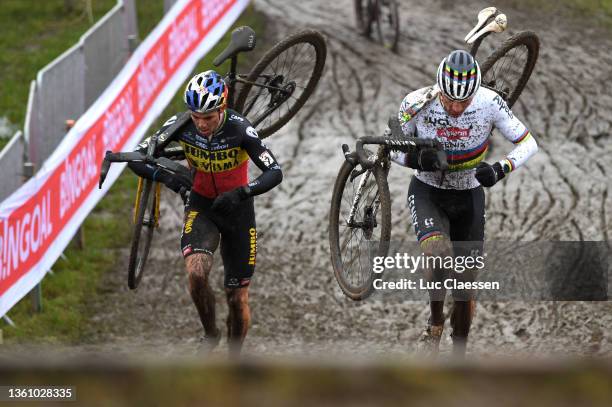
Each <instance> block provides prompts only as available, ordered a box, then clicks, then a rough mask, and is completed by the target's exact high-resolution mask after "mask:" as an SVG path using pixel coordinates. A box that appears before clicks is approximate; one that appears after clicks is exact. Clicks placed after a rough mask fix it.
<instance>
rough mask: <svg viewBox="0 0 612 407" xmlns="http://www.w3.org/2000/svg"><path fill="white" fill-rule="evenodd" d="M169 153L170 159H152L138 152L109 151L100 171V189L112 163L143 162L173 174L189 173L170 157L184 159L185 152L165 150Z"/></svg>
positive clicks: (176, 149)
mask: <svg viewBox="0 0 612 407" xmlns="http://www.w3.org/2000/svg"><path fill="white" fill-rule="evenodd" d="M166 151H167V152H168V153H169V154H168V155H169V157H166V156H162V157H159V158H155V157H152V156H150V155H147V154H144V153H141V152H138V151H130V152H117V153H113V152H112V151H107V152H106V154H105V155H104V160H103V161H102V167H101V169H100V181H99V183H98V187H99V188H102V184H103V183H104V180H105V179H106V176H107V175H108V171H109V170H110V166H111V163H123V162H128V163H129V162H142V163H146V164H151V165H154V166H156V167H159V168H161V169H163V170H166V171H169V172H171V173H179V172H184V171H189V170H188V169H187V168H185V167H184V166H182V165H181V164H179V163H178V162H176V161H173V160H172V159H171V158H170V157H173V158H184V152H183V150H182V148H181V149H180V150H179V149H178V148H169V149H167V150H164V152H166Z"/></svg>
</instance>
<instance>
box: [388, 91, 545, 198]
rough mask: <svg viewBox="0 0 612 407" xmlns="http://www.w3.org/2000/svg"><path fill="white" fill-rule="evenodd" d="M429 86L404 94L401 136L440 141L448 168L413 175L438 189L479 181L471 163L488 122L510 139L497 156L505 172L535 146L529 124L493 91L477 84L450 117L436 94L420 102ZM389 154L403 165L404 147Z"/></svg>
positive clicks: (480, 150)
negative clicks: (502, 154)
mask: <svg viewBox="0 0 612 407" xmlns="http://www.w3.org/2000/svg"><path fill="white" fill-rule="evenodd" d="M431 89H432V88H431V87H428V88H424V89H419V90H417V91H414V92H412V93H410V94H408V95H407V96H406V97H405V98H404V100H403V101H402V104H401V106H400V111H399V120H400V124H401V125H402V130H403V132H404V134H405V135H406V136H408V137H419V138H427V139H436V140H438V141H439V142H440V143H442V145H443V146H444V150H445V152H446V158H447V161H448V163H449V169H448V170H446V171H418V170H417V171H416V177H417V178H418V179H419V180H421V181H423V182H424V183H426V184H429V185H432V186H435V187H437V188H443V189H472V188H476V187H478V186H479V185H480V183H479V182H478V180H477V179H476V177H475V173H476V167H477V166H478V164H479V163H480V162H481V161H482V160H483V159H484V157H485V155H486V152H487V150H488V146H489V137H490V135H491V131H492V130H493V127H495V128H497V129H498V130H499V131H500V132H501V134H502V135H503V136H504V137H505V138H506V139H508V140H509V141H511V142H512V143H514V145H515V148H514V149H513V150H512V151H511V152H510V153H509V154H508V155H507V157H506V158H505V159H504V160H502V161H501V164H502V167H503V168H504V171H505V172H510V171H513V170H514V169H516V168H518V167H519V166H520V165H521V164H523V163H524V162H525V161H527V159H528V158H529V157H530V156H531V155H533V154H534V153H535V152H536V151H537V150H538V146H537V143H536V141H535V139H534V138H533V137H532V136H531V133H530V132H529V129H527V127H526V126H525V125H524V124H523V123H522V122H521V121H520V120H519V119H517V118H516V116H514V114H513V113H512V111H511V110H510V109H509V108H508V105H507V104H506V102H505V101H504V100H503V99H502V98H501V96H499V95H498V94H497V93H495V92H494V91H492V90H490V89H487V88H485V87H482V86H481V87H480V88H479V89H478V91H477V93H476V94H475V95H474V98H473V99H472V102H471V103H470V105H469V106H468V108H467V109H466V110H465V111H464V112H463V114H461V115H460V116H458V117H452V116H450V115H449V114H448V113H446V110H444V107H442V104H441V102H440V98H439V97H435V98H433V99H432V100H431V101H429V102H428V103H427V104H425V105H424V106H423V103H422V101H423V97H424V94H425V93H426V91H427V90H429V91H430V90H431ZM434 89H435V88H434ZM436 90H437V89H436ZM419 109H420V110H419ZM392 158H393V161H394V162H396V163H398V164H401V165H407V163H406V158H407V157H406V154H404V153H399V152H396V153H394V154H393V156H392Z"/></svg>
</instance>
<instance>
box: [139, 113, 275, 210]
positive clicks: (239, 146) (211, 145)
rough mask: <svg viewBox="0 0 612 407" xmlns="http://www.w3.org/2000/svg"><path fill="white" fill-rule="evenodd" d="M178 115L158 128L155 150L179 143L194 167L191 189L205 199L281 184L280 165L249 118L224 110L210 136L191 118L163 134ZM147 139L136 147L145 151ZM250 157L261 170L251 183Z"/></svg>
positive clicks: (260, 189)
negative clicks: (244, 187)
mask: <svg viewBox="0 0 612 407" xmlns="http://www.w3.org/2000/svg"><path fill="white" fill-rule="evenodd" d="M177 118H178V115H175V116H173V117H171V118H170V119H168V120H167V121H166V123H164V125H163V126H162V127H161V128H160V129H159V130H158V131H157V133H156V134H158V135H159V140H158V151H161V150H162V149H163V148H164V147H165V146H167V145H168V144H169V143H170V142H172V141H176V142H178V143H180V144H181V146H182V147H183V150H184V151H185V157H186V159H187V161H188V162H189V166H190V167H191V168H192V169H194V170H195V175H194V179H193V191H195V192H197V193H198V194H200V195H202V196H204V197H207V198H215V197H216V196H218V195H219V194H222V193H223V192H227V191H230V190H232V189H235V188H238V187H241V186H244V185H247V184H248V186H249V188H250V190H251V195H259V194H261V193H264V192H266V191H268V190H269V189H271V188H273V187H275V186H276V185H277V184H278V183H280V180H281V179H282V173H281V168H280V166H279V164H278V162H277V161H276V159H275V158H274V155H273V154H272V152H271V151H270V150H269V149H268V148H267V147H266V146H265V144H264V143H263V142H262V141H261V140H260V139H259V136H258V135H257V131H256V130H255V129H254V128H253V126H251V124H250V123H249V121H248V120H247V119H246V118H245V117H243V116H241V115H240V114H238V113H237V112H236V111H234V110H231V109H226V110H225V113H224V117H223V119H222V120H223V121H222V123H221V125H220V126H219V128H218V129H217V130H216V131H215V132H214V133H213V134H212V136H211V137H210V138H208V137H205V136H202V135H201V134H200V133H199V132H198V130H197V129H196V126H195V125H194V124H193V122H192V121H191V120H188V121H187V122H186V123H185V124H184V125H183V126H181V127H180V128H179V129H178V130H177V131H175V132H174V133H172V134H169V135H166V134H165V133H164V131H165V130H166V129H167V128H168V127H170V126H171V125H172V124H173V123H174V122H175V121H176V120H177ZM148 141H149V139H146V140H145V141H143V142H142V143H141V144H140V145H139V146H138V149H137V150H138V151H143V152H144V151H146V148H147V145H148ZM249 158H250V159H251V160H252V161H253V162H254V163H255V164H256V165H257V167H259V169H261V170H262V171H263V173H262V174H261V175H260V176H259V177H258V178H257V179H255V180H253V181H252V182H250V183H249V181H248V161H249ZM139 175H142V176H146V174H139Z"/></svg>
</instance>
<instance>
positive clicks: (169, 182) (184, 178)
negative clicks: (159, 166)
mask: <svg viewBox="0 0 612 407" xmlns="http://www.w3.org/2000/svg"><path fill="white" fill-rule="evenodd" d="M153 180H154V181H157V182H161V183H163V184H164V185H166V186H167V187H168V188H170V189H171V190H173V191H174V192H176V193H179V192H180V191H181V189H183V190H190V189H191V186H192V181H191V173H189V172H185V173H178V172H177V173H175V174H171V173H169V172H166V171H163V170H157V171H156V172H155V173H154V174H153Z"/></svg>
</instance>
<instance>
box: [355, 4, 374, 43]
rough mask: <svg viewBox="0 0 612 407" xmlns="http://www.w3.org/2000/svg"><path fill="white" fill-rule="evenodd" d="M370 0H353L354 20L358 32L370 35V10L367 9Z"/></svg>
mask: <svg viewBox="0 0 612 407" xmlns="http://www.w3.org/2000/svg"><path fill="white" fill-rule="evenodd" d="M370 1H371V0H353V7H354V9H355V21H356V23H357V31H358V32H359V34H363V35H370V23H371V21H370V18H371V17H370V10H368V7H369V3H370Z"/></svg>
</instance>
